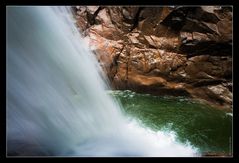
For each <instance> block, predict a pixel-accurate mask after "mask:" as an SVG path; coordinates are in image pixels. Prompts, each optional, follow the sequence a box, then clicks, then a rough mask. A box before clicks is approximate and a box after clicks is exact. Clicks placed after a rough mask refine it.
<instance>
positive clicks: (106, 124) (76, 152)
mask: <svg viewBox="0 0 239 163" xmlns="http://www.w3.org/2000/svg"><path fill="white" fill-rule="evenodd" d="M6 18H7V151H8V154H9V155H24V156H29V155H39V156H195V154H196V153H197V149H195V148H194V147H192V146H190V145H189V144H181V143H179V142H177V141H176V138H175V134H174V133H173V132H168V133H167V132H163V131H158V132H154V131H151V130H150V129H147V128H145V127H141V126H140V125H138V124H137V123H136V122H132V121H129V120H128V119H127V118H126V117H125V116H123V115H122V113H121V110H120V104H118V102H117V101H116V100H114V99H113V98H112V97H111V96H109V95H107V93H106V90H107V89H109V87H108V85H107V83H106V81H105V80H104V77H103V75H101V74H102V73H101V69H100V67H99V65H98V63H97V61H96V59H95V57H94V54H93V53H92V52H91V51H90V50H89V48H88V46H87V44H86V43H85V42H84V41H83V40H82V38H81V36H80V34H79V32H78V31H77V28H76V26H75V24H74V22H73V18H72V15H71V12H70V10H69V8H65V7H7V17H6Z"/></svg>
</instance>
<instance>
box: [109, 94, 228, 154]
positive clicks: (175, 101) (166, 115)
mask: <svg viewBox="0 0 239 163" xmlns="http://www.w3.org/2000/svg"><path fill="white" fill-rule="evenodd" d="M110 94H112V95H113V96H114V97H117V98H118V99H119V100H120V101H121V102H122V104H123V108H124V111H125V114H126V115H127V116H128V117H129V118H134V119H137V120H138V121H139V122H140V123H141V124H143V125H145V126H147V127H150V128H151V129H152V130H155V131H158V130H161V131H166V132H167V131H174V132H175V133H176V135H177V140H178V141H180V142H184V143H187V142H188V141H189V142H190V143H191V144H192V145H193V146H195V147H197V148H198V149H199V151H200V153H203V154H207V153H218V154H223V153H224V154H226V155H230V154H231V152H232V125H231V124H232V113H228V112H225V111H222V110H218V109H216V108H212V107H210V106H208V105H205V104H201V103H199V102H196V101H194V100H192V99H189V98H186V97H170V96H163V97H158V96H152V95H149V94H138V93H135V92H132V91H129V90H126V91H113V92H110Z"/></svg>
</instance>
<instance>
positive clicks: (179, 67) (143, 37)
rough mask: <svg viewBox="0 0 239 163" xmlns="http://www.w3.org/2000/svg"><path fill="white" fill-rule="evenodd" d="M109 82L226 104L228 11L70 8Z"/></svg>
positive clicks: (229, 62) (229, 92) (229, 78)
mask: <svg viewBox="0 0 239 163" xmlns="http://www.w3.org/2000/svg"><path fill="white" fill-rule="evenodd" d="M73 8H74V11H75V17H76V20H77V25H78V27H79V29H80V31H81V32H82V35H83V36H84V37H85V39H86V40H87V41H89V44H90V47H91V48H92V50H93V51H94V52H95V54H96V56H97V58H98V60H99V62H100V63H101V65H102V67H103V69H104V71H105V72H106V73H107V75H108V77H109V80H110V83H111V84H112V86H113V87H114V88H116V89H131V90H134V91H137V92H147V93H151V94H155V95H186V96H190V97H193V98H196V99H201V100H204V101H206V102H208V103H210V104H212V105H216V106H218V107H222V108H225V107H226V108H231V105H232V8H230V7H220V6H203V7H120V6H116V7H114V6H111V7H106V6H89V7H87V6H83V7H82V6H77V7H73Z"/></svg>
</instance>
